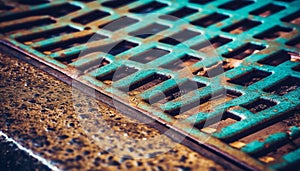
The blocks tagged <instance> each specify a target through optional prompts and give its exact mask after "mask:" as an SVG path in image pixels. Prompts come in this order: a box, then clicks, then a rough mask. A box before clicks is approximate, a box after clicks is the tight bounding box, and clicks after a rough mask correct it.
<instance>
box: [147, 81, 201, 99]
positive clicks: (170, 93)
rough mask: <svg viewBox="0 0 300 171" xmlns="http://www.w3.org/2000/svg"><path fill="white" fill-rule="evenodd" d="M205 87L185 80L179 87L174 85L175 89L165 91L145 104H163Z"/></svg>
mask: <svg viewBox="0 0 300 171" xmlns="http://www.w3.org/2000/svg"><path fill="white" fill-rule="evenodd" d="M202 87H205V84H202V83H199V82H196V81H192V80H187V81H185V82H183V83H181V84H179V85H176V86H175V87H173V88H171V89H169V90H167V91H166V92H164V94H159V95H158V96H155V97H153V98H151V99H148V100H146V102H147V103H151V104H154V103H157V104H165V103H167V102H169V101H172V100H174V99H177V98H179V97H181V96H183V95H185V94H187V93H189V92H191V91H194V90H197V89H199V88H202Z"/></svg>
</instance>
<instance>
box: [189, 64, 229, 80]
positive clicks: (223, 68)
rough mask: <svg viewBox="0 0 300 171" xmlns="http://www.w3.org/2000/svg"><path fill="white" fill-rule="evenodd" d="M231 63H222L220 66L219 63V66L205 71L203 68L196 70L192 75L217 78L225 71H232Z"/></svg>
mask: <svg viewBox="0 0 300 171" xmlns="http://www.w3.org/2000/svg"><path fill="white" fill-rule="evenodd" d="M232 63H233V62H226V61H223V62H222V65H221V63H220V64H219V65H214V66H213V67H209V68H206V69H205V70H204V69H203V68H201V69H200V70H197V71H196V72H194V73H193V74H194V75H199V76H204V77H208V78H212V77H215V76H218V75H220V74H223V73H224V72H226V71H229V70H231V69H233V68H234V65H233V64H232Z"/></svg>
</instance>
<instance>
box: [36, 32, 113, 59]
mask: <svg viewBox="0 0 300 171" xmlns="http://www.w3.org/2000/svg"><path fill="white" fill-rule="evenodd" d="M91 38H93V39H91ZM104 38H107V37H105V36H103V35H100V34H89V35H86V36H82V37H77V38H72V39H69V40H66V41H60V42H57V43H55V44H51V45H49V46H42V47H38V48H35V49H36V50H37V51H39V52H42V53H44V54H48V55H49V54H51V53H54V52H58V51H61V50H64V49H68V48H71V47H75V46H77V45H81V44H83V43H86V42H87V41H97V40H101V39H104Z"/></svg>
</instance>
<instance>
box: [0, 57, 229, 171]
mask: <svg viewBox="0 0 300 171" xmlns="http://www.w3.org/2000/svg"><path fill="white" fill-rule="evenodd" d="M0 94H1V97H0V101H1V108H0V131H1V132H3V133H4V134H5V135H7V136H8V137H9V138H12V139H13V140H14V141H15V142H16V143H18V144H19V145H21V146H22V147H24V148H25V149H28V150H30V152H32V154H34V156H38V158H40V159H43V161H44V163H43V164H48V166H50V167H52V169H53V168H54V169H55V168H58V169H63V170H128V169H130V170H185V171H187V170H209V171H214V170H226V167H227V166H223V167H222V166H220V165H219V164H217V163H215V162H214V161H212V160H210V159H208V158H206V157H204V156H202V155H200V154H199V153H196V152H194V151H192V150H191V149H189V148H187V147H186V146H183V145H180V144H175V145H174V142H172V141H171V140H170V139H169V138H167V137H166V136H164V135H161V133H160V132H159V131H157V130H156V129H153V128H151V127H149V126H147V125H146V124H143V123H138V122H137V121H136V120H134V119H131V118H129V117H127V116H124V115H122V114H120V113H119V112H118V111H116V110H115V109H113V108H110V107H109V106H107V105H105V104H103V103H100V102H99V101H96V100H94V99H92V98H91V97H88V96H86V95H84V94H82V93H81V92H80V91H78V90H74V89H72V87H71V86H69V85H67V84H65V83H63V82H61V81H59V80H57V79H56V78H54V77H52V76H49V75H48V74H46V73H44V72H43V71H41V70H39V69H37V68H35V67H33V66H31V65H30V64H27V63H25V62H23V61H20V60H18V59H15V58H11V57H9V56H7V55H4V54H1V55H0ZM72 99H73V100H72ZM74 99H77V100H78V99H80V101H87V102H89V103H83V104H80V103H77V101H76V100H75V101H74ZM90 103H92V104H94V105H93V106H92V107H91V106H89V105H90ZM95 104H96V107H95ZM99 118H101V120H99ZM95 127H97V128H99V130H98V131H94V130H95V129H94V128H95ZM103 127H106V128H110V129H104V128H103ZM102 128H103V129H102ZM110 130H113V131H114V132H115V133H117V134H116V135H115V136H107V135H108V132H107V131H110ZM156 136H160V137H161V138H162V139H164V141H163V143H155V142H153V144H151V143H152V142H151V141H150V139H151V138H153V137H156ZM91 137H93V138H91ZM106 140H107V141H106ZM132 140H135V141H136V142H142V141H141V140H145V141H147V142H148V146H149V148H146V149H143V148H142V144H143V143H132V142H135V141H132ZM148 140H149V141H148ZM99 142H105V143H108V142H111V143H114V144H116V146H115V147H114V148H112V149H110V150H107V149H106V150H104V149H103V146H99ZM118 142H120V143H118ZM149 144H150V145H149ZM170 145H172V148H170V150H168V151H166V152H162V151H161V149H164V147H166V148H167V147H168V146H170ZM0 146H1V151H0V152H1V155H2V156H1V163H0V168H5V169H6V170H18V169H19V170H47V169H48V168H47V167H46V166H44V165H43V164H41V163H40V162H39V161H37V160H36V159H35V158H33V157H30V156H28V154H27V152H25V151H21V150H18V149H17V147H16V146H14V144H12V143H8V142H6V141H5V140H4V138H3V137H1V141H0ZM126 151H129V152H134V153H132V154H137V155H138V156H139V155H140V156H142V157H141V158H136V157H135V156H130V155H127V153H126ZM130 154H131V153H130ZM145 154H147V156H148V158H145V157H144V155H145ZM227 169H228V168H227Z"/></svg>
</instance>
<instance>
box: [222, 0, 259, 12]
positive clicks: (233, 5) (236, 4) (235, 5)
mask: <svg viewBox="0 0 300 171" xmlns="http://www.w3.org/2000/svg"><path fill="white" fill-rule="evenodd" d="M253 3H254V2H253V1H252V0H243V1H229V2H226V3H225V4H222V5H220V6H218V7H219V8H223V9H227V10H233V11H235V10H238V9H241V8H243V7H245V6H248V5H250V4H253Z"/></svg>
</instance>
